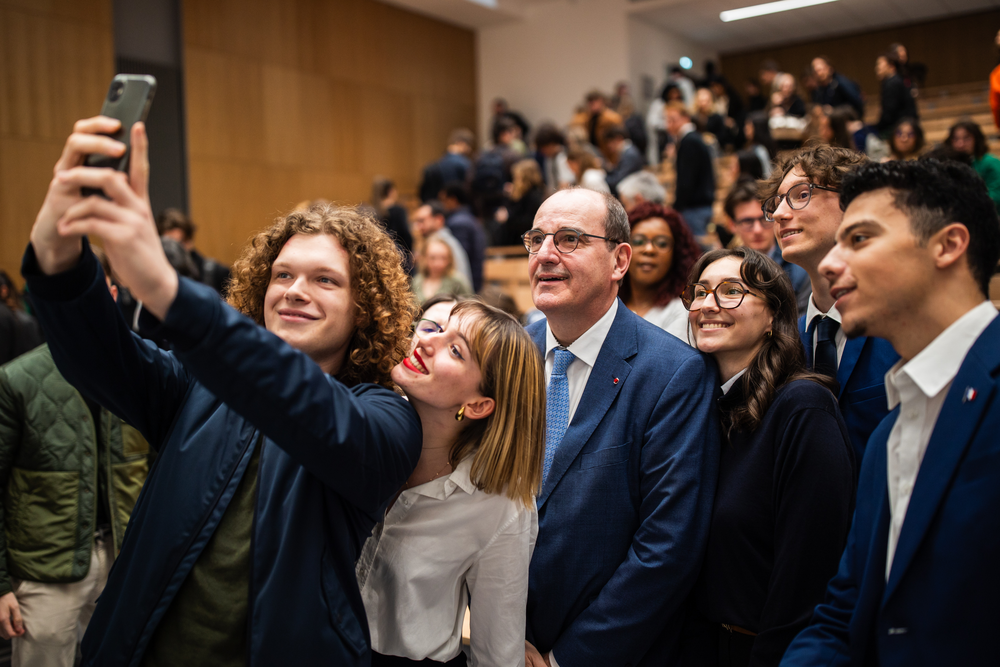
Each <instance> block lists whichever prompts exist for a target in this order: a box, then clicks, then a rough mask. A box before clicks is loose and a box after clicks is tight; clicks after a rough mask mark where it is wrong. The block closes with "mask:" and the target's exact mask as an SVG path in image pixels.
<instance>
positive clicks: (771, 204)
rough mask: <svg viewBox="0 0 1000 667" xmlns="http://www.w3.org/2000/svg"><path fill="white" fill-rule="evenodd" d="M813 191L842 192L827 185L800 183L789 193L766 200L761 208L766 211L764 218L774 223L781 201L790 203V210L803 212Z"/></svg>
mask: <svg viewBox="0 0 1000 667" xmlns="http://www.w3.org/2000/svg"><path fill="white" fill-rule="evenodd" d="M813 190H826V191H827V192H840V190H838V189H837V188H828V187H826V186H825V185H816V184H815V183H799V184H797V185H793V186H792V187H790V188H788V192H786V193H785V194H783V195H774V196H773V197H768V198H767V199H765V200H764V204H763V205H762V206H761V207H760V208H761V210H763V211H764V218H765V219H766V220H767V221H768V222H774V212H775V211H777V210H778V207H779V206H781V200H782V199H784V200H785V201H786V202H788V208H790V209H792V210H793V211H801V210H802V209H804V208H805V207H806V206H808V205H809V201H810V200H811V199H812V193H813Z"/></svg>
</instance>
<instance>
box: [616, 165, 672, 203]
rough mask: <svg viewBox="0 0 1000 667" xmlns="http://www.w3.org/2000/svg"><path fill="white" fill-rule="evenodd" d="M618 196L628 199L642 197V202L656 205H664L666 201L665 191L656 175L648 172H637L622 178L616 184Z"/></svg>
mask: <svg viewBox="0 0 1000 667" xmlns="http://www.w3.org/2000/svg"><path fill="white" fill-rule="evenodd" d="M618 194H619V195H621V196H622V197H628V198H629V199H635V198H636V195H642V198H643V199H644V200H646V201H649V202H654V203H656V204H665V203H666V201H667V191H666V190H665V189H664V187H663V186H662V185H660V181H659V179H657V178H656V174H653V173H652V172H648V171H637V172H635V173H634V174H631V175H630V176H627V177H626V178H624V179H623V180H622V182H621V183H619V184H618Z"/></svg>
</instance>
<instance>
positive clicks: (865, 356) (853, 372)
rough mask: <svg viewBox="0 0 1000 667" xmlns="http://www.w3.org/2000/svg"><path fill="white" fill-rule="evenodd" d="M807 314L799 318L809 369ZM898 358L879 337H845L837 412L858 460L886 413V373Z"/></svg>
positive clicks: (810, 351) (810, 339) (810, 335)
mask: <svg viewBox="0 0 1000 667" xmlns="http://www.w3.org/2000/svg"><path fill="white" fill-rule="evenodd" d="M806 324H807V323H806V316H805V315H804V314H803V315H802V317H800V318H799V335H800V336H802V344H803V345H805V348H806V366H808V367H809V368H812V358H813V334H814V332H815V329H816V328H815V327H812V328H811V329H810V330H807V329H806ZM897 361H899V355H898V354H896V350H894V349H892V345H890V344H889V341H887V340H883V339H881V338H867V337H860V338H848V339H847V345H845V346H844V355H843V356H842V357H841V358H840V365H839V366H838V367H837V382H838V383H839V384H840V393H839V394H838V395H837V398H838V400H839V402H840V412H841V414H842V415H843V416H844V421H845V422H846V423H847V433H848V434H849V435H850V436H851V443H852V444H853V445H854V453H855V454H856V455H857V460H858V461H862V460H863V459H864V453H865V445H866V444H867V443H868V438H869V437H870V436H871V434H872V431H874V430H875V427H876V426H878V424H879V422H880V421H882V420H883V419H885V416H886V415H887V414H889V407H888V405H889V403H888V399H886V396H885V374H886V372H887V371H888V370H889V369H890V368H892V365H893V364H894V363H896V362H897Z"/></svg>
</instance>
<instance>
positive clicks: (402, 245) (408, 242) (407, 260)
mask: <svg viewBox="0 0 1000 667" xmlns="http://www.w3.org/2000/svg"><path fill="white" fill-rule="evenodd" d="M449 148H450V147H449ZM446 157H447V156H446ZM444 160H445V158H441V160H439V161H438V164H440V162H443V161H444ZM451 166H454V163H451V164H450V167H451ZM459 171H462V173H463V176H462V180H464V179H465V176H464V170H460V169H457V168H454V169H452V168H449V169H444V168H442V169H440V170H439V175H443V174H445V173H447V172H456V173H457V172H459ZM445 182H447V181H444V182H442V183H441V184H440V187H438V192H440V190H441V189H443V188H444V183H445ZM424 183H425V184H426V183H427V172H426V170H425V171H424ZM435 187H437V186H435ZM436 197H437V193H435V196H434V197H430V199H435V198H436ZM371 206H372V209H373V210H374V211H375V217H376V218H378V221H379V222H381V223H382V226H383V227H385V231H387V232H389V236H391V237H392V240H393V241H395V243H396V247H397V248H399V251H400V252H401V253H402V254H403V268H404V269H405V270H406V272H407V273H412V272H413V235H412V234H410V223H409V220H407V215H406V209H405V208H403V207H402V206H400V205H399V190H397V189H396V184H395V183H393V182H392V181H391V180H389V179H388V178H385V177H383V176H376V177H375V178H374V180H372V199H371Z"/></svg>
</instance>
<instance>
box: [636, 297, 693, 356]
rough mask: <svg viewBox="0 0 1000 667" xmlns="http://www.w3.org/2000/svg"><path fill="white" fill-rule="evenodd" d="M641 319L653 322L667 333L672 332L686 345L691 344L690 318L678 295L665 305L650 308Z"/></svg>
mask: <svg viewBox="0 0 1000 667" xmlns="http://www.w3.org/2000/svg"><path fill="white" fill-rule="evenodd" d="M642 319H644V320H646V321H647V322H650V323H651V324H655V325H656V326H658V327H660V328H661V329H663V330H664V331H666V332H667V333H669V334H673V335H674V336H676V337H677V338H680V339H681V340H682V341H684V342H685V343H687V344H688V345H692V342H691V341H692V340H694V339H693V338H691V337H690V334H689V332H690V318H689V317H688V311H687V309H686V308H685V307H684V302H683V301H681V298H680V297H676V298H675V299H673V300H672V301H670V302H669V303H668V304H667V305H665V306H655V307H653V308H650V309H649V310H648V311H646V314H645V315H643V316H642Z"/></svg>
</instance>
